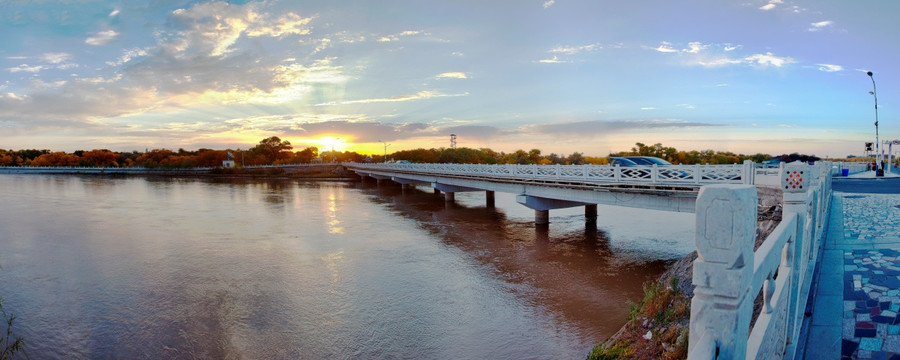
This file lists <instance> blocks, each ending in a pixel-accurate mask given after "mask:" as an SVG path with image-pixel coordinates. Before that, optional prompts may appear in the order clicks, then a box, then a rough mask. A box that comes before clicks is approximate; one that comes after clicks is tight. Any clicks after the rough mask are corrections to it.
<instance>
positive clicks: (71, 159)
mask: <svg viewBox="0 0 900 360" xmlns="http://www.w3.org/2000/svg"><path fill="white" fill-rule="evenodd" d="M80 160H81V158H79V157H78V156H76V155H74V154H66V153H65V152H62V151H57V152H52V153H49V154H43V155H41V156H38V157H36V158H35V159H34V160H32V161H31V166H67V167H68V166H75V165H78V162H79V161H80Z"/></svg>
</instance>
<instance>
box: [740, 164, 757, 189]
mask: <svg viewBox="0 0 900 360" xmlns="http://www.w3.org/2000/svg"><path fill="white" fill-rule="evenodd" d="M741 183H742V184H746V185H753V184H756V165H755V164H754V163H753V160H744V167H743V168H742V169H741Z"/></svg>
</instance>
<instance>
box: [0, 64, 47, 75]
mask: <svg viewBox="0 0 900 360" xmlns="http://www.w3.org/2000/svg"><path fill="white" fill-rule="evenodd" d="M43 69H44V66H41V65H35V66H30V65H28V64H21V65H19V66H16V67H11V68H6V70H7V71H9V72H11V73H17V72H30V73H36V72H39V71H41V70H43Z"/></svg>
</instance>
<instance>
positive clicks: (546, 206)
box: [516, 194, 597, 224]
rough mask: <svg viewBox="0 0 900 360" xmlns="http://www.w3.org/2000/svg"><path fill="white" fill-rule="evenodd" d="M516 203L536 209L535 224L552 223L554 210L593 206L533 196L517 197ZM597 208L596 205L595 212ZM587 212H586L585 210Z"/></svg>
mask: <svg viewBox="0 0 900 360" xmlns="http://www.w3.org/2000/svg"><path fill="white" fill-rule="evenodd" d="M516 202H517V203H519V204H522V205H525V206H526V207H528V208H530V209H534V223H535V224H549V223H550V210H552V209H565V208H570V207H576V206H583V205H592V204H587V203H583V202H579V201H567V200H558V199H550V198H542V197H537V196H531V195H524V194H523V195H516ZM596 206H597V205H594V208H595V212H596ZM585 211H586V210H585Z"/></svg>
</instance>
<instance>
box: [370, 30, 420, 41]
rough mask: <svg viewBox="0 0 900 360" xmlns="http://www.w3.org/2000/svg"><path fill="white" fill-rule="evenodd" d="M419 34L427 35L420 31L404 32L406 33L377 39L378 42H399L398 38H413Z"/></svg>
mask: <svg viewBox="0 0 900 360" xmlns="http://www.w3.org/2000/svg"><path fill="white" fill-rule="evenodd" d="M419 34H422V35H428V34H427V33H424V32H422V31H420V30H406V31H401V32H399V33H397V34H393V35H385V36H382V37H380V38H378V42H392V41H400V38H402V37H407V36H414V35H419Z"/></svg>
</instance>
